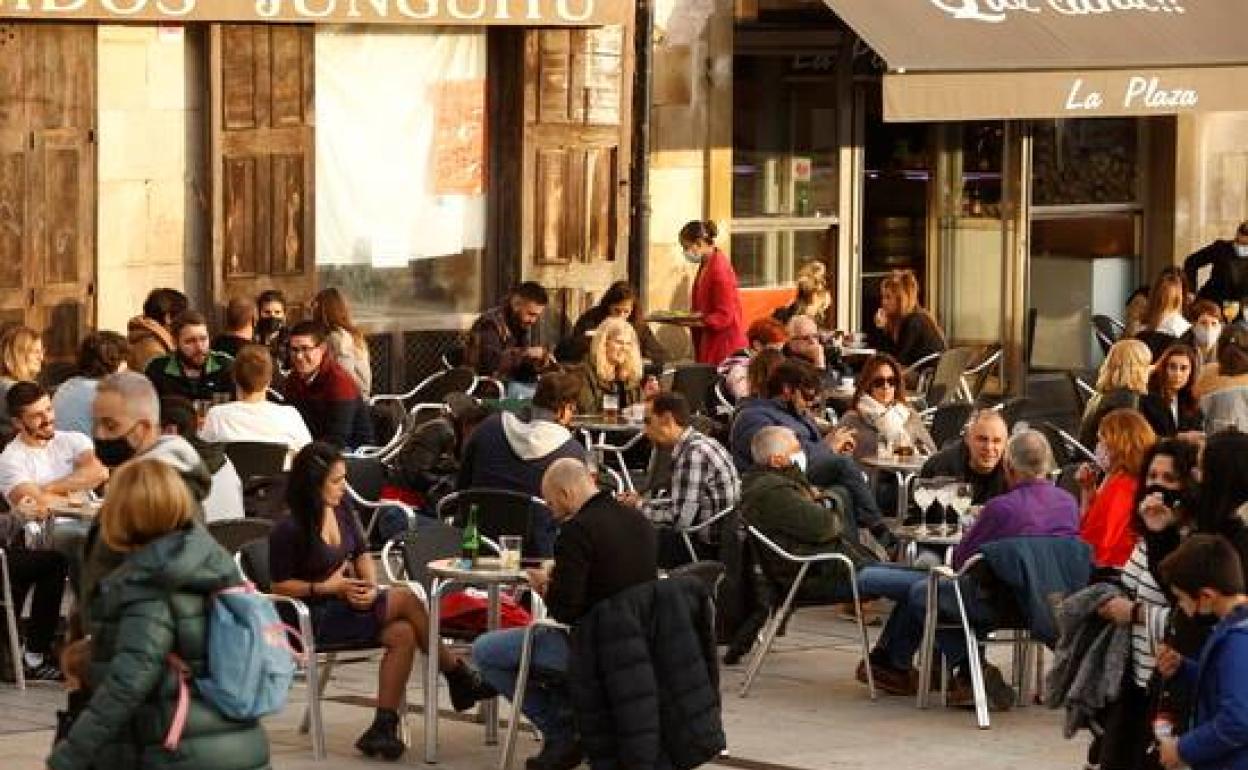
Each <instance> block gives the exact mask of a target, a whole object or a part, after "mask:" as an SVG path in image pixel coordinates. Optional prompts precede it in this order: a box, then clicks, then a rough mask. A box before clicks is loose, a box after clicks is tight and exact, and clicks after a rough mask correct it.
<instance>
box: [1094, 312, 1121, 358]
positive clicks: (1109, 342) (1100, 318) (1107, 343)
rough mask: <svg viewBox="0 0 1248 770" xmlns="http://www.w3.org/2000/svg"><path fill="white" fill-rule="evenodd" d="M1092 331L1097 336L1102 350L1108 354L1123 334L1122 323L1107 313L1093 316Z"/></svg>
mask: <svg viewBox="0 0 1248 770" xmlns="http://www.w3.org/2000/svg"><path fill="white" fill-rule="evenodd" d="M1092 333H1093V334H1094V335H1095V336H1096V341H1097V344H1099V345H1100V346H1101V352H1102V353H1104V354H1106V355H1108V354H1109V349H1110V348H1111V347H1113V346H1114V343H1115V342H1117V341H1118V338H1119V337H1120V336H1122V325H1121V324H1119V323H1118V322H1117V321H1115V320H1114V319H1112V318H1110V317H1109V316H1107V315H1101V314H1099V313H1098V314H1097V315H1094V316H1092Z"/></svg>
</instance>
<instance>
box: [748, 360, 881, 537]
mask: <svg viewBox="0 0 1248 770" xmlns="http://www.w3.org/2000/svg"><path fill="white" fill-rule="evenodd" d="M818 391H819V373H818V372H817V371H815V369H814V368H813V367H811V366H810V364H807V363H804V362H801V361H785V362H784V363H782V364H780V365H779V366H777V367H776V368H775V370H773V371H772V373H771V375H770V376H769V377H768V378H767V389H766V392H765V394H764V395H765V397H764V398H753V399H747V400H746V401H744V402H743V403H742V404H741V406H740V408H739V409H738V410H737V414H736V416H735V417H734V419H733V421H732V432H731V439H730V444H731V447H732V459H733V461H734V462H735V463H736V465H737V470H738V471H741V472H745V471H747V470H749V469H750V468H751V467H752V466H753V465H754V458H753V456H752V454H751V447H752V442H753V441H754V436H756V435H758V432H759V431H760V430H762V429H763V428H766V427H768V426H770V425H775V426H779V427H782V428H788V429H789V430H791V431H792V432H793V435H795V436H797V440H798V442H799V443H800V444H801V445H802V451H803V452H805V453H806V463H807V464H806V477H807V478H808V479H810V482H811V483H812V484H814V485H815V486H816V487H819V488H820V489H824V490H830V491H833V492H834V493H837V494H844V495H845V496H846V500H845V502H846V507H845V510H846V512H847V513H848V514H849V515H850V517H851V518H852V519H853V521H854V523H853V524H852V525H851V526H850V527H849V529H848V531H847V532H846V535H847V536H848V537H850V538H856V537H857V528H858V527H866V528H867V529H869V530H870V531H871V534H872V535H874V536H875V539H876V540H878V541H879V542H880V544H881V545H883V546H885V547H886V548H888V547H892V545H893V544H894V543H895V538H894V537H893V535H892V533H891V532H890V531H889V529H888V525H887V524H885V523H884V521H883V519H882V518H881V516H880V508H879V505H878V504H877V503H876V501H875V494H874V493H872V491H871V487H869V486H867V481H866V477H865V476H864V475H863V472H862V469H861V468H859V467H858V464H857V463H855V462H854V460H853V458H851V457H847V456H845V455H844V454H841V452H843V451H846V450H847V449H848V450H852V449H853V436H852V435H846V434H845V433H844V432H838V431H833V432H832V433H829V434H828V436H827V438H823V437H822V436H820V434H819V428H818V426H817V425H816V424H815V421H814V419H812V418H811V416H810V415H809V414H808V413H807V412H808V410H809V408H810V405H811V404H812V403H814V401H815V398H816V395H817V393H818Z"/></svg>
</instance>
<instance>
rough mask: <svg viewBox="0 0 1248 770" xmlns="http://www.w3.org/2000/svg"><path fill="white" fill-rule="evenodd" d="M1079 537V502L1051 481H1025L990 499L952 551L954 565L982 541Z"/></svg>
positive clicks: (959, 565)
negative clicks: (1012, 538)
mask: <svg viewBox="0 0 1248 770" xmlns="http://www.w3.org/2000/svg"><path fill="white" fill-rule="evenodd" d="M1046 536H1047V537H1079V503H1078V501H1076V500H1075V498H1074V497H1073V496H1072V495H1071V494H1070V493H1069V492H1067V491H1066V490H1064V489H1061V488H1059V487H1057V486H1056V485H1054V484H1053V482H1051V481H1044V480H1041V479H1033V480H1031V481H1024V482H1022V483H1021V484H1019V485H1018V486H1016V487H1014V488H1013V489H1011V490H1010V491H1009V492H1006V493H1005V494H1003V495H999V496H997V497H994V498H992V499H991V500H989V501H988V504H987V505H985V506H984V508H983V510H981V511H980V512H979V517H978V518H976V519H975V523H974V524H972V525H971V527H970V529H968V530H967V531H966V534H964V535H963V536H962V542H961V543H959V544H958V546H957V548H955V549H954V551H953V566H954V568H961V566H962V564H963V563H964V562H965V561H966V560H967V559H969V558H971V557H972V556H974V555H975V553H976V552H977V551H978V550H979V548H980V546H982V545H983V544H984V543H991V542H992V541H994V540H1004V539H1006V538H1008V537H1046Z"/></svg>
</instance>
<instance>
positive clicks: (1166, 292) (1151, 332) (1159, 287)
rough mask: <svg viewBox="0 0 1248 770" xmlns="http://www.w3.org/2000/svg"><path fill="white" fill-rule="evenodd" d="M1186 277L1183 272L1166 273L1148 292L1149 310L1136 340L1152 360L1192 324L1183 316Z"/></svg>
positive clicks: (1158, 277)
mask: <svg viewBox="0 0 1248 770" xmlns="http://www.w3.org/2000/svg"><path fill="white" fill-rule="evenodd" d="M1184 298H1185V295H1184V292H1183V278H1182V274H1181V273H1176V272H1175V271H1173V270H1163V271H1162V273H1161V275H1159V276H1157V281H1156V282H1155V283H1153V288H1152V290H1151V291H1149V293H1148V310H1147V312H1145V314H1144V328H1143V329H1141V330H1140V331H1138V332H1136V333H1135V335H1134V336H1135V338H1136V339H1139V340H1140V341H1142V342H1143V343H1144V344H1146V345H1148V349H1149V351H1150V352H1151V353H1152V354H1153V358H1157V357H1158V356H1160V355H1161V353H1162V351H1164V350H1165V349H1166V348H1168V347H1170V346H1171V345H1173V344H1174V343H1175V342H1178V340H1179V338H1180V337H1182V336H1183V335H1184V334H1186V333H1187V331H1188V329H1190V328H1191V326H1192V325H1191V324H1190V323H1188V320H1187V319H1186V318H1184V317H1183V303H1184Z"/></svg>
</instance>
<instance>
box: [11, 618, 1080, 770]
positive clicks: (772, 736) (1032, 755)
mask: <svg viewBox="0 0 1248 770" xmlns="http://www.w3.org/2000/svg"><path fill="white" fill-rule="evenodd" d="M830 629H835V630H836V631H838V632H840V633H847V632H849V631H850V630H851V629H852V626H851V625H850V624H848V623H844V622H840V621H836V620H833V619H832V617H831V615H830V614H829V613H826V612H823V611H820V610H804V611H803V612H801V613H799V614H798V615H797V616H795V618H794V619H793V622H792V623H791V624H790V631H789V635H788V636H787V637H784V638H781V639H779V640H778V641H777V647H776V651H775V652H773V653H772V655H771V656H770V657H769V658H768V660H767V663H766V664H765V666H764V668H763V671H762V674H761V675H760V676H759V678H758V680H757V681H756V682H755V684H754V690H753V692H751V694H750V697H748V698H745V699H742V698H739V697H738V696H737V689H738V688H739V686H740V683H741V679H742V676H743V667H742V666H735V667H733V668H730V669H724V671H723V675H722V678H723V689H724V721H725V725H726V727H727V731H728V744H729V753H728V755H727V756H725V757H723V758H722V759H721V761H720V763H719V764H717V765H716V766H715V767H719V768H737V769H738V770H837V769H838V768H864V770H867V769H869V770H876V769H877V768H880V767H895V768H907V770H910V769H913V770H970V768H974V770H1007V769H1010V770H1012V769H1013V768H1019V767H1026V768H1028V770H1073V768H1078V767H1080V766H1082V753H1083V750H1084V748H1085V746H1086V738H1085V737H1083V736H1080V737H1078V738H1076V739H1075V740H1073V741H1066V740H1063V739H1062V737H1061V714H1060V712H1055V711H1050V710H1048V709H1046V708H1043V707H1038V706H1032V707H1029V708H1024V709H1018V710H1015V711H1012V712H1009V713H1006V714H993V715H992V717H993V726H992V729H991V730H986V731H981V730H977V729H976V728H975V723H974V718H973V714H972V713H971V712H970V711H969V710H963V709H943V708H939V707H934V708H931V709H928V710H926V711H919V710H918V709H916V708H915V707H914V701H913V699H910V698H889V697H886V696H881V698H880V700H879V701H878V702H876V703H872V702H871V701H870V700H869V699H868V698H867V694H866V688H865V686H862V685H859V684H858V683H857V682H855V681H854V679H853V671H854V667H855V666H856V665H857V662H858V657H859V656H858V653H857V652H856V651H852V652H851V651H841V650H834V649H830V648H829V647H828V646H827V645H828V644H829V641H828V639H827V637H826V636H823V633H825V632H826V631H828V630H830ZM994 657H995V654H994ZM375 675H376V668H375V666H374V665H372V664H365V665H357V666H348V667H345V668H343V669H342V673H341V676H340V677H338V676H336V677H335V680H334V683H333V685H331V687H330V691H329V694H330V696H331V697H332V698H333V699H334V700H333V701H332V702H330V703H327V704H326V710H325V715H326V721H327V723H328V724H329V726H330V727H329V735H328V744H329V747H330V760H329V761H328V762H326V763H318V762H313V761H312V760H311V756H310V751H309V748H308V747H309V744H308V741H307V739H306V737H304V736H300V735H298V734H297V733H296V731H295V723H296V719H297V718H298V715H299V712H300V711H301V708H300V707H299V706H300V704H302V702H303V692H302V688H299V690H298V691H297V692H295V693H292V696H291V707H290V708H288V709H287V710H286V712H285V713H284V714H282V715H281V716H280V717H278V718H276V719H273V720H270V722H269V723H268V725H267V726H268V729H269V735H270V738H271V740H272V742H273V765H274V767H275V768H277V769H278V770H338V769H339V768H366V767H384V766H390V765H389V763H385V762H369V761H367V760H365V759H363V758H362V757H360V756H359V755H357V754H356V753H355V752H354V750H353V749H352V748H351V745H352V743H353V742H354V741H355V738H356V737H357V736H358V735H359V734H360V733H361V732H363V730H364V729H365V728H366V727H367V726H368V723H369V722H370V721H371V718H372V711H371V709H370V708H368V707H365V706H360V705H356V704H357V703H358V702H359V701H361V700H364V699H366V698H368V697H369V696H370V695H371V694H372V692H373V686H374V682H373V678H374V677H375ZM418 690H419V688H418V687H414V688H413V697H414V698H417V699H419V692H418ZM443 691H445V688H443ZM59 702H60V696H59V693H58V692H57V691H56V690H55V688H51V687H49V686H47V685H36V686H33V687H31V688H30V689H29V690H28V691H27V692H26V693H18V692H16V691H15V690H13V689H11V688H9V687H7V686H5V685H0V714H3V716H0V768H3V769H4V770H25V769H26V768H41V767H43V758H44V756H45V753H46V751H47V746H48V741H49V740H50V738H51V732H50V727H51V725H52V713H53V711H54V709H55V708H56V706H57V704H58V703H59ZM443 708H444V711H443V718H442V721H441V729H440V737H441V741H440V743H441V757H440V759H441V762H440V766H441V767H443V768H447V770H488V769H492V768H495V767H497V759H498V749H497V748H496V747H489V746H484V745H483V743H482V737H483V736H482V728H481V726H480V725H478V724H475V723H472V722H471V721H468V720H467V718H465V717H462V716H459V715H453V714H451V713H450V712H449V711H447V710H445V709H446V708H447V707H446V706H444V707H443ZM508 711H509V709H508V708H507V707H504V714H506V713H508ZM411 724H412V730H413V737H414V738H415V741H416V743H417V747H416V751H415V752H409V754H408V755H407V756H406V757H405V758H404V760H402V761H401V762H400V763H399V765H400V766H404V765H415V766H425V764H424V761H423V745H424V744H423V736H424V731H423V724H424V722H423V716H422V715H421V714H419V713H415V714H413V715H412V720H411ZM536 749H537V743H536V742H535V741H534V740H533V739H531V738H529V737H524V736H522V738H521V743H520V746H519V750H518V751H517V761H516V763H515V767H517V768H522V767H523V759H524V757H525V756H527V755H529V754H531V753H533V752H534V751H536Z"/></svg>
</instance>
